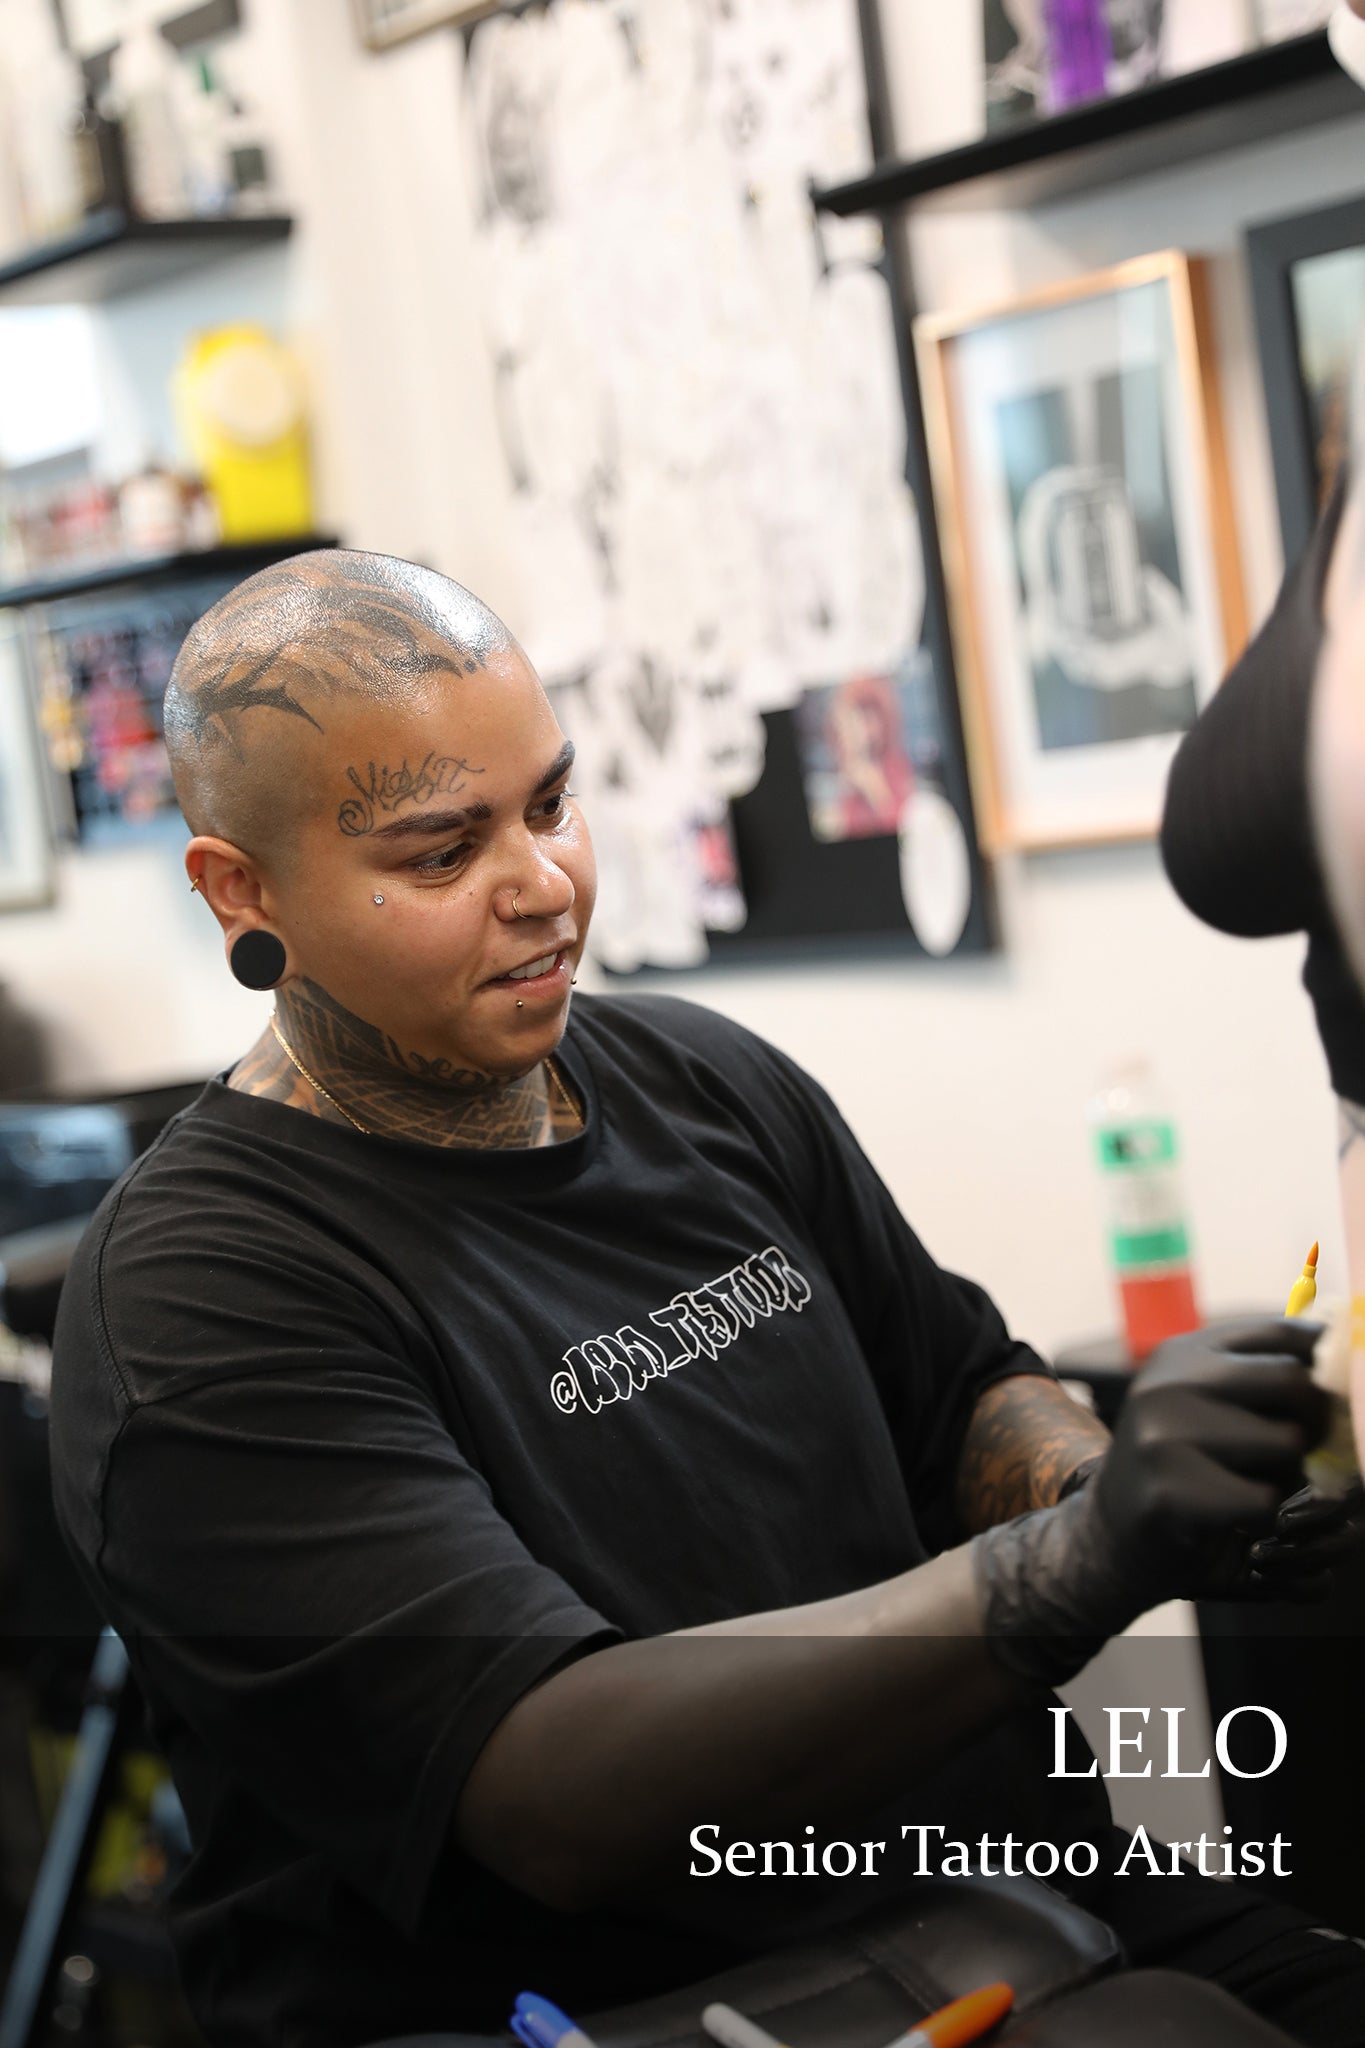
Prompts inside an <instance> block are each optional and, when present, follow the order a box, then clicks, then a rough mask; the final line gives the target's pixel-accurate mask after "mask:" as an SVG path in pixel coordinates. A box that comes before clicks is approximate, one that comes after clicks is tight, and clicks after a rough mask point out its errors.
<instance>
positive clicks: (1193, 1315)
mask: <svg viewBox="0 0 1365 2048" xmlns="http://www.w3.org/2000/svg"><path fill="white" fill-rule="evenodd" d="M1089 1119H1090V1125H1091V1130H1092V1132H1093V1136H1094V1143H1095V1152H1096V1158H1097V1161H1098V1164H1099V1169H1100V1177H1101V1181H1102V1183H1103V1186H1104V1190H1105V1196H1106V1208H1107V1212H1108V1213H1107V1221H1108V1232H1109V1252H1110V1259H1111V1262H1112V1266H1113V1272H1114V1278H1115V1281H1116V1284H1117V1287H1118V1294H1119V1304H1120V1307H1121V1309H1122V1313H1123V1325H1124V1333H1125V1335H1126V1337H1127V1341H1128V1349H1129V1351H1130V1353H1131V1354H1132V1357H1133V1360H1134V1362H1135V1363H1140V1362H1141V1360H1142V1359H1144V1358H1145V1357H1146V1356H1147V1354H1148V1352H1149V1351H1151V1350H1152V1349H1153V1348H1154V1346H1156V1345H1157V1344H1160V1343H1162V1342H1163V1341H1164V1340H1165V1339H1166V1338H1167V1337H1178V1336H1179V1335H1181V1333H1182V1332H1183V1331H1186V1330H1196V1329H1198V1327H1199V1324H1200V1320H1201V1318H1200V1314H1199V1305H1198V1302H1197V1299H1196V1296H1195V1291H1194V1275H1193V1272H1192V1270H1191V1265H1190V1238H1189V1228H1188V1225H1187V1222H1186V1215H1185V1202H1184V1195H1183V1190H1182V1187H1181V1178H1180V1161H1179V1146H1178V1143H1177V1139H1176V1130H1175V1123H1174V1120H1173V1118H1172V1116H1171V1113H1170V1109H1169V1107H1168V1105H1167V1104H1166V1102H1165V1100H1164V1098H1163V1096H1162V1093H1161V1090H1160V1089H1159V1087H1158V1085H1157V1083H1156V1082H1155V1081H1154V1079H1153V1077H1152V1074H1151V1072H1150V1070H1149V1068H1148V1067H1147V1065H1146V1064H1145V1062H1142V1061H1133V1062H1131V1063H1129V1064H1127V1065H1126V1066H1123V1067H1121V1068H1118V1069H1116V1070H1115V1071H1114V1073H1113V1074H1111V1075H1110V1077H1109V1078H1108V1079H1107V1080H1106V1081H1105V1083H1104V1084H1103V1085H1102V1086H1101V1087H1100V1089H1099V1090H1098V1092H1097V1093H1096V1094H1095V1096H1094V1097H1093V1098H1092V1100H1091V1103H1090V1109H1089Z"/></svg>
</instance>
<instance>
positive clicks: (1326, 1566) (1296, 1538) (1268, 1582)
mask: <svg viewBox="0 0 1365 2048" xmlns="http://www.w3.org/2000/svg"><path fill="white" fill-rule="evenodd" d="M1362 1545H1365V1487H1362V1486H1361V1483H1360V1481H1359V1480H1356V1482H1355V1483H1354V1485H1352V1486H1350V1487H1348V1488H1347V1490H1346V1491H1345V1492H1344V1493H1319V1492H1318V1491H1317V1490H1316V1489H1315V1488H1314V1487H1311V1486H1305V1487H1303V1488H1301V1489H1300V1491H1299V1492H1298V1493H1292V1494H1291V1495H1290V1496H1289V1499H1288V1500H1287V1501H1284V1502H1282V1503H1281V1505H1280V1508H1279V1511H1278V1512H1277V1514H1276V1516H1275V1527H1274V1529H1273V1531H1272V1532H1271V1534H1270V1535H1269V1536H1261V1537H1259V1538H1258V1539H1257V1540H1256V1542H1254V1543H1253V1544H1252V1545H1251V1548H1250V1549H1249V1550H1248V1552H1247V1559H1246V1562H1247V1574H1248V1577H1247V1591H1248V1593H1249V1594H1250V1595H1251V1596H1253V1597H1259V1598H1261V1599H1263V1600H1321V1599H1325V1598H1326V1596H1327V1594H1328V1593H1330V1591H1331V1590H1332V1566H1333V1565H1334V1564H1335V1563H1336V1562H1337V1560H1338V1558H1344V1557H1349V1556H1350V1554H1351V1553H1352V1552H1353V1551H1357V1550H1359V1549H1360V1548H1361V1546H1362Z"/></svg>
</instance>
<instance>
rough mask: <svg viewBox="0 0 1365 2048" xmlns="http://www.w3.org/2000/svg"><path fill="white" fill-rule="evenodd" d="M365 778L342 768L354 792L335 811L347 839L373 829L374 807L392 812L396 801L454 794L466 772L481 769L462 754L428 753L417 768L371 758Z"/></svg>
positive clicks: (422, 800) (413, 801)
mask: <svg viewBox="0 0 1365 2048" xmlns="http://www.w3.org/2000/svg"><path fill="white" fill-rule="evenodd" d="M368 767H369V779H368V781H364V782H362V781H361V779H360V777H359V775H357V773H356V771H355V769H354V768H348V769H347V770H346V779H347V781H348V782H350V783H351V784H352V785H353V787H354V789H355V792H356V793H355V795H354V796H348V797H347V798H346V800H345V802H344V803H343V804H342V806H341V809H340V810H339V811H338V812H337V825H338V827H339V828H340V830H341V831H343V832H344V833H345V834H346V836H347V838H348V839H360V838H363V836H364V835H365V833H367V832H372V831H373V830H374V814H375V812H376V810H380V811H396V810H397V809H398V807H399V805H400V804H424V803H427V802H428V801H429V800H430V799H431V798H432V797H434V796H457V795H458V794H459V792H460V791H461V790H462V789H463V788H464V786H465V780H466V778H467V777H468V776H470V775H482V774H483V773H484V772H485V771H484V770H483V769H482V768H471V767H470V765H469V763H468V761H466V760H465V759H463V757H460V758H458V759H457V758H455V757H454V756H452V755H449V754H428V755H427V756H426V758H425V760H424V761H423V762H422V763H421V765H420V766H419V767H417V768H409V766H408V764H407V762H406V761H404V763H403V765H402V767H401V768H390V767H388V766H387V765H386V766H384V767H383V768H377V767H376V766H375V764H374V762H373V761H371V762H370V763H369V764H368Z"/></svg>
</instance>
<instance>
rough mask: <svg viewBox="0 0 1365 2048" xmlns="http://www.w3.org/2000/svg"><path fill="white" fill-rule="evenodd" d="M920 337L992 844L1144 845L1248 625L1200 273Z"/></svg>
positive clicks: (1144, 264) (1183, 268)
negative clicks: (1170, 772) (1176, 756)
mask: <svg viewBox="0 0 1365 2048" xmlns="http://www.w3.org/2000/svg"><path fill="white" fill-rule="evenodd" d="M917 343H918V345H919V348H920V351H921V362H922V366H923V373H924V377H925V389H926V401H927V404H928V408H929V410H930V414H931V418H930V427H931V441H932V444H933V447H934V468H935V484H936V488H938V489H939V490H940V491H941V493H942V495H943V500H944V502H943V506H942V512H943V516H944V518H945V520H946V519H949V518H951V519H952V520H953V521H954V523H955V527H956V530H957V534H958V538H959V541H960V557H959V572H958V574H957V575H956V577H955V588H954V592H953V597H954V604H953V611H954V641H955V643H956V644H957V646H958V650H959V660H960V662H961V663H962V664H963V665H964V667H965V668H966V670H967V671H968V675H969V681H970V685H971V695H972V701H973V704H974V706H975V707H976V711H977V716H976V718H975V720H974V721H973V724H974V727H975V732H976V740H975V746H974V770H975V773H976V775H977V778H978V780H979V781H980V782H981V783H982V784H983V785H984V807H985V810H986V812H987V815H988V821H989V822H988V827H987V829H988V832H989V835H990V837H991V838H992V840H993V841H994V842H995V843H997V844H1000V845H1033V846H1039V845H1048V844H1056V843H1063V842H1066V841H1075V840H1094V839H1109V838H1124V837H1134V836H1141V835H1143V834H1145V833H1147V832H1150V831H1152V830H1154V829H1155V824H1156V819H1157V815H1158V812H1159V808H1160V798H1161V790H1162V787H1163V785H1164V780H1165V773H1166V769H1167V767H1168V765H1169V763H1170V759H1171V755H1172V753H1173V752H1174V749H1175V746H1176V745H1177V743H1178V741H1179V738H1180V735H1181V733H1183V732H1184V731H1185V730H1186V729H1187V728H1188V727H1189V726H1190V725H1192V724H1193V722H1194V719H1195V717H1196V716H1197V714H1198V711H1199V708H1200V706H1201V704H1203V703H1204V701H1205V700H1206V699H1207V697H1208V696H1209V695H1210V694H1211V693H1212V691H1213V690H1214V689H1215V688H1216V687H1217V684H1218V682H1219V680H1220V678H1221V677H1222V675H1223V673H1224V671H1225V669H1226V667H1227V664H1228V661H1229V659H1230V658H1231V657H1232V655H1233V654H1234V653H1235V652H1236V650H1237V648H1238V647H1239V646H1240V644H1241V637H1242V631H1243V623H1242V601H1241V589H1240V580H1239V576H1238V572H1237V563H1236V548H1235V541H1234V537H1233V534H1232V528H1231V519H1230V514H1229V511H1228V503H1227V490H1226V478H1225V475H1224V473H1223V466H1222V442H1221V435H1220V434H1219V433H1218V432H1217V431H1216V430H1215V419H1214V411H1213V408H1214V406H1215V405H1216V399H1215V398H1214V395H1213V389H1212V384H1213V380H1212V357H1211V351H1210V349H1209V345H1208V334H1207V323H1206V320H1205V317H1204V312H1203V296H1202V281H1201V275H1200V273H1199V271H1198V269H1197V266H1196V265H1195V264H1194V263H1193V262H1192V261H1191V260H1190V259H1188V258H1186V257H1184V256H1182V255H1180V254H1178V253H1167V254H1163V255H1159V256H1153V257H1145V258H1140V259H1139V260H1138V261H1136V262H1134V263H1130V264H1123V265H1120V266H1118V267H1117V268H1116V269H1114V270H1111V271H1106V272H1101V273H1097V274H1096V275H1094V276H1092V277H1090V278H1081V279H1076V280H1074V281H1071V282H1069V283H1066V284H1064V285H1060V286H1057V287H1054V288H1053V289H1051V290H1050V291H1048V292H1045V293H1041V294H1039V295H1038V296H1037V297H1035V298H1032V299H1029V300H1024V301H1020V302H1017V303H1016V304H1015V305H1013V306H1009V307H1005V308H1001V309H991V310H989V311H988V312H985V313H983V314H980V315H977V316H970V315H969V316H966V317H956V316H954V317H952V318H944V319H930V320H925V321H921V322H920V323H919V325H918V330H917Z"/></svg>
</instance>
